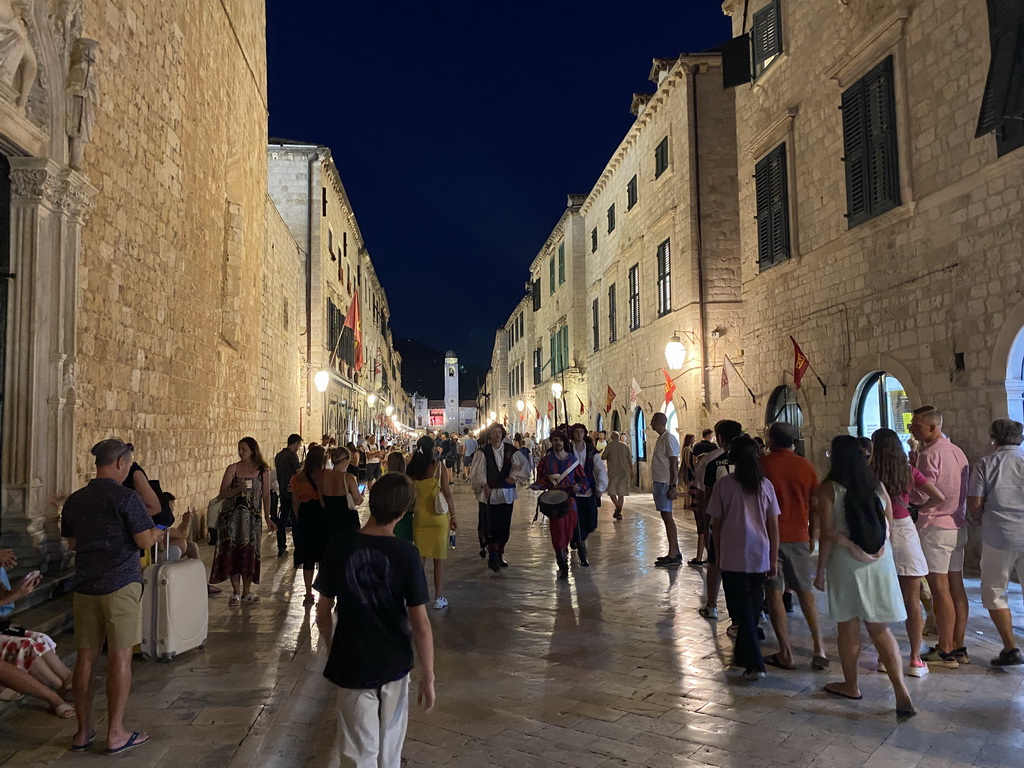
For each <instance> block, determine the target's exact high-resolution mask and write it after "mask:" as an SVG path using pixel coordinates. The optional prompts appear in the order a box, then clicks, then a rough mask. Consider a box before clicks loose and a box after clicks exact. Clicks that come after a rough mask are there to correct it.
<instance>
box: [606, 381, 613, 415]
mask: <svg viewBox="0 0 1024 768" xmlns="http://www.w3.org/2000/svg"><path fill="white" fill-rule="evenodd" d="M614 401H615V390H614V389H612V385H611V384H609V385H608V394H607V396H606V399H605V404H604V412H605V413H608V412H609V411H611V409H612V403H613V402H614Z"/></svg>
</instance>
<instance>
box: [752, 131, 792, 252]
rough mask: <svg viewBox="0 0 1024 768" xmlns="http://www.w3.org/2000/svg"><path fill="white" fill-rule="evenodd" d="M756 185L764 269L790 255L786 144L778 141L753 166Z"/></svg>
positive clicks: (758, 229) (758, 250) (758, 246)
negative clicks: (775, 145) (777, 144)
mask: <svg viewBox="0 0 1024 768" xmlns="http://www.w3.org/2000/svg"><path fill="white" fill-rule="evenodd" d="M754 187H755V189H756V190H757V192H756V196H757V264H758V266H759V267H760V268H761V270H762V271H764V270H766V269H768V267H771V266H774V265H776V264H778V263H779V262H782V261H785V260H786V259H788V258H789V189H788V187H787V181H786V145H785V144H779V146H777V147H776V148H775V149H773V150H772V151H771V152H769V153H768V154H767V155H766V156H765V157H763V158H762V159H761V160H760V161H759V162H758V164H757V165H756V166H754Z"/></svg>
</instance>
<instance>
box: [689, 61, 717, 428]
mask: <svg viewBox="0 0 1024 768" xmlns="http://www.w3.org/2000/svg"><path fill="white" fill-rule="evenodd" d="M686 78H687V80H689V86H690V94H691V99H690V102H691V104H692V113H691V116H690V146H691V147H693V176H694V179H695V180H696V191H697V194H696V199H695V200H694V209H695V210H696V213H697V228H696V234H697V312H698V315H699V318H700V355H701V377H702V383H703V389H704V410H706V411H708V412H710V411H711V400H710V384H709V376H710V374H709V367H708V315H707V309H706V307H705V290H704V238H703V233H702V229H701V219H702V217H701V207H700V140H699V138H698V133H697V75H696V73H695V72H694V70H693V67H692V66H691V67H689V68H688V69H687V72H686Z"/></svg>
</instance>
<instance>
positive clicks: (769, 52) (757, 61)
mask: <svg viewBox="0 0 1024 768" xmlns="http://www.w3.org/2000/svg"><path fill="white" fill-rule="evenodd" d="M751 44H752V45H753V48H754V51H753V59H754V77H755V78H756V77H760V76H761V73H762V72H764V71H765V70H766V69H767V68H768V66H769V65H770V64H771V63H772V62H773V61H775V59H776V58H778V56H779V54H780V53H782V24H781V20H780V17H779V0H773V2H770V3H768V5H766V6H765V7H764V8H762V9H761V10H759V11H758V12H757V13H755V14H754V30H753V34H752V36H751Z"/></svg>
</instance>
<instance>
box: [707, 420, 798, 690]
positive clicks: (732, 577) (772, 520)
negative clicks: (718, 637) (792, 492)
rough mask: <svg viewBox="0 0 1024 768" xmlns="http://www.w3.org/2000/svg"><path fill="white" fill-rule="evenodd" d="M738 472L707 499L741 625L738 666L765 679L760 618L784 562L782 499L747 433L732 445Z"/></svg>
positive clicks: (730, 600) (728, 596) (733, 612)
mask: <svg viewBox="0 0 1024 768" xmlns="http://www.w3.org/2000/svg"><path fill="white" fill-rule="evenodd" d="M729 461H730V462H731V463H732V464H733V466H734V467H735V470H734V472H733V474H731V475H726V476H725V477H723V478H722V479H720V480H719V481H718V482H716V483H715V486H714V490H713V491H712V492H711V498H710V500H709V501H708V507H707V515H708V517H710V518H712V519H714V521H715V524H714V525H713V526H711V532H712V535H713V536H714V539H715V540H714V545H715V552H717V553H718V556H717V560H718V567H719V568H720V569H721V572H722V586H723V587H725V602H726V605H727V606H728V607H729V615H730V616H731V617H732V620H733V624H735V625H736V647H735V649H734V650H733V664H735V665H736V666H738V667H743V676H744V677H746V678H747V679H748V680H760V679H761V678H762V677H764V673H765V666H764V656H763V655H762V654H761V641H760V639H759V638H758V633H757V619H758V616H759V615H760V613H761V606H762V605H763V604H764V580H765V577H766V576H768V577H772V576H774V575H775V569H776V567H777V565H776V564H777V563H778V560H779V514H780V510H779V502H778V499H777V498H776V496H775V487H774V486H773V485H772V484H771V481H770V480H768V479H767V478H765V476H764V475H763V474H762V473H761V453H760V450H759V449H758V446H757V443H755V442H754V441H753V440H752V439H751V438H749V437H747V436H746V435H743V436H741V437H738V438H736V439H735V440H733V441H732V442H731V443H730V445H729Z"/></svg>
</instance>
